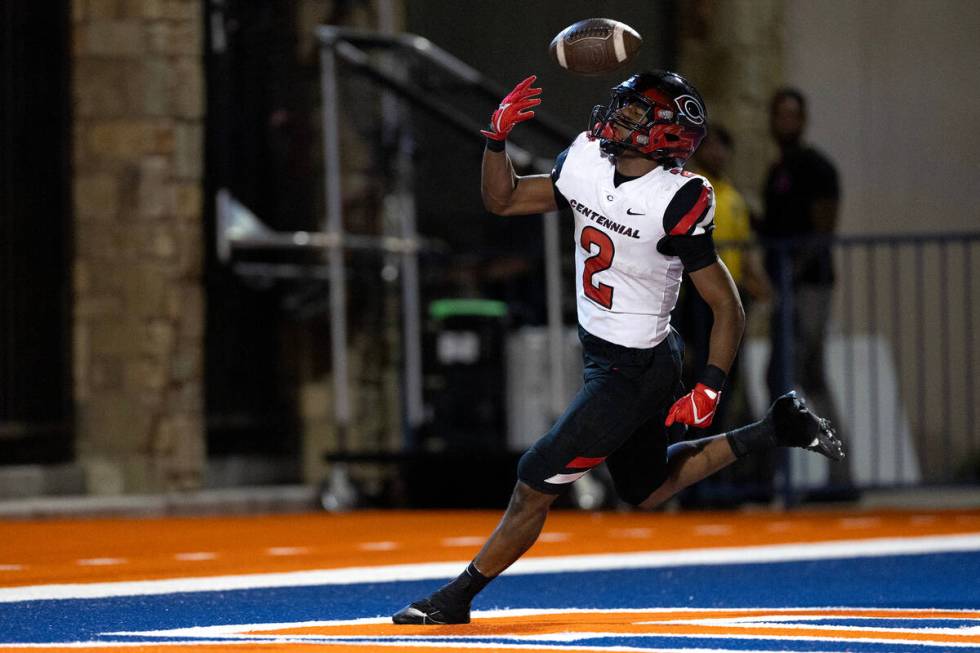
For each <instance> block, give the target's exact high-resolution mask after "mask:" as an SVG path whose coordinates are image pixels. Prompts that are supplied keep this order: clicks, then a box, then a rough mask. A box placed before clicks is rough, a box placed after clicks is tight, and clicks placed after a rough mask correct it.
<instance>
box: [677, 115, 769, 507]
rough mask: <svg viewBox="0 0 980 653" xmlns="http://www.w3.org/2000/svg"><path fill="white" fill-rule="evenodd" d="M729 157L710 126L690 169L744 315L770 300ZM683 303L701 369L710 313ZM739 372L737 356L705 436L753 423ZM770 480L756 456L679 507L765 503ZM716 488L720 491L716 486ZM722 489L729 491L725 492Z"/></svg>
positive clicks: (693, 297) (700, 303)
mask: <svg viewBox="0 0 980 653" xmlns="http://www.w3.org/2000/svg"><path fill="white" fill-rule="evenodd" d="M733 153H734V141H733V140H732V136H731V133H730V132H729V131H728V130H727V129H725V128H724V127H722V126H721V125H716V126H713V127H712V128H711V130H710V131H709V132H708V135H707V136H706V137H705V139H704V140H703V141H702V142H701V147H700V148H698V151H697V152H696V153H695V155H694V159H693V166H692V167H693V169H694V172H697V173H698V174H701V175H704V176H705V177H707V178H708V181H710V182H711V185H712V186H713V187H714V192H715V231H714V238H715V241H716V242H717V244H718V255H719V256H720V257H721V259H722V260H723V261H724V262H725V265H726V266H727V267H728V271H729V272H730V273H731V275H732V279H733V280H734V281H735V284H736V286H737V287H738V291H739V294H740V295H741V297H742V304H743V306H744V307H745V311H746V313H747V314H748V313H749V312H750V310H751V307H752V306H753V304H757V303H758V304H766V303H768V302H769V301H771V299H772V286H771V285H770V283H769V277H768V276H767V275H766V271H765V269H764V268H763V266H762V261H761V258H760V256H759V253H758V250H756V249H755V248H754V247H753V245H754V244H755V238H754V235H753V233H752V225H751V219H750V218H751V216H750V213H749V207H748V204H746V202H745V199H744V198H743V197H742V194H741V193H740V192H739V191H738V189H737V188H735V186H734V184H732V182H731V180H730V179H729V177H728V165H729V163H730V161H731V157H732V154H733ZM684 299H685V301H686V303H687V306H685V307H684V309H683V317H682V319H681V320H680V322H681V324H682V325H683V327H682V328H683V335H684V339H685V341H686V342H687V343H688V344H689V349H690V351H689V356H688V358H690V359H692V360H694V361H695V362H694V365H693V366H694V367H696V368H697V369H700V368H702V367H704V365H705V361H704V360H702V359H704V358H705V357H706V356H707V345H708V334H709V332H710V329H711V311H710V309H709V308H708V305H707V304H706V303H705V302H704V300H703V299H701V297H700V296H699V295H698V294H697V293H694V292H685V293H684ZM742 374H743V369H742V367H741V366H740V365H739V358H738V357H736V358H735V362H734V363H733V364H732V369H731V372H730V373H729V383H728V387H727V389H726V392H725V393H724V394H723V396H722V399H721V403H720V404H719V406H718V411H717V413H716V416H715V421H714V423H713V424H712V426H711V427H710V428H709V430H708V432H711V433H713V432H715V431H718V432H722V431H725V430H728V429H730V428H733V427H734V426H737V425H738V424H744V423H745V422H749V421H753V420H755V419H756V417H755V416H754V415H753V414H752V410H751V407H750V406H749V402H748V395H747V391H746V387H747V385H746V383H745V382H744V381H743V379H742ZM771 478H772V461H771V460H770V457H769V456H764V455H763V456H757V457H756V458H754V459H753V460H751V461H740V462H739V463H738V464H736V465H733V466H732V467H731V468H729V469H727V470H723V471H722V472H721V473H719V474H717V475H716V478H715V479H713V480H710V479H709V480H708V481H707V482H704V483H701V484H700V485H698V486H695V487H692V488H690V490H689V491H688V493H687V495H686V496H684V497H682V499H681V503H682V504H683V505H686V506H701V507H715V508H719V507H729V506H732V505H735V504H737V503H738V502H739V500H740V499H750V500H763V501H764V500H767V499H769V498H771V496H770V495H769V494H768V492H767V491H766V490H765V489H763V491H762V492H761V493H759V492H757V491H756V487H753V486H758V484H759V483H760V481H763V480H765V483H764V484H765V485H767V486H768V485H769V484H770V482H771ZM716 485H717V486H719V487H715V486H716ZM726 485H727V486H729V487H728V488H726V487H725V486H726ZM732 485H738V486H739V488H740V492H738V493H735V492H732V491H731V487H730V486H732Z"/></svg>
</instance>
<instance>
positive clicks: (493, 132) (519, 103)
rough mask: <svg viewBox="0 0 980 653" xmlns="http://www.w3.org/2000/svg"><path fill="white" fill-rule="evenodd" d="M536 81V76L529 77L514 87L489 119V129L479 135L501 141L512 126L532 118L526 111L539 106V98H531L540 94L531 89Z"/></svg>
mask: <svg viewBox="0 0 980 653" xmlns="http://www.w3.org/2000/svg"><path fill="white" fill-rule="evenodd" d="M536 79H537V76H536V75H531V76H530V77H528V78H527V79H525V80H524V81H523V82H521V83H520V84H518V85H517V86H515V87H514V90H513V91H511V92H510V93H508V94H507V97H505V98H504V99H503V101H502V102H501V103H500V106H499V107H497V110H496V111H494V112H493V116H491V117H490V128H489V129H481V130H480V133H481V134H483V135H484V136H486V137H487V138H492V139H493V140H495V141H503V140H505V139H506V138H507V134H509V133H510V130H511V129H513V128H514V125H516V124H517V123H519V122H524V121H525V120H530V119H531V118H533V117H534V112H533V111H528V109H530V108H531V107H536V106H537V105H539V104H541V98H536V97H532V96H534V95H537V94H538V93H540V92H541V89H540V88H531V84H533V83H534V80H536Z"/></svg>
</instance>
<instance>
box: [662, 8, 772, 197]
mask: <svg viewBox="0 0 980 653" xmlns="http://www.w3.org/2000/svg"><path fill="white" fill-rule="evenodd" d="M783 12H784V7H783V0H694V1H692V2H684V3H680V21H681V38H680V53H679V54H680V56H679V64H678V70H680V71H682V73H683V74H684V75H685V76H687V77H689V78H690V79H691V80H693V81H695V83H696V84H697V86H698V89H699V90H700V91H701V93H702V95H704V100H705V102H706V103H707V105H708V119H709V122H710V123H715V124H722V125H725V126H726V127H727V128H728V129H729V131H731V133H732V136H733V137H734V139H735V155H734V157H733V160H732V163H731V165H730V175H731V177H732V180H733V181H734V182H735V185H736V186H738V188H739V190H741V191H742V193H743V194H744V195H745V196H746V199H747V200H748V201H749V203H750V204H752V205H753V208H759V207H760V204H759V195H760V191H761V187H762V184H763V182H764V180H765V173H766V170H767V169H768V165H769V162H770V161H772V160H773V159H774V158H775V156H776V148H775V145H774V144H773V143H772V139H771V138H770V137H769V98H770V96H771V95H772V93H773V91H775V90H776V88H778V87H779V86H780V85H781V84H782V82H783V59H784V55H783V32H784V30H783V22H784V20H783Z"/></svg>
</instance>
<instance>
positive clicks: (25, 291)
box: [0, 0, 71, 464]
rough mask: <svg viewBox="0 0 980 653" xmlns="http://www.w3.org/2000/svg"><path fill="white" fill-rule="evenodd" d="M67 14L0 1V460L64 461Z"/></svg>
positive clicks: (58, 8) (58, 0) (55, 7)
mask: <svg viewBox="0 0 980 653" xmlns="http://www.w3.org/2000/svg"><path fill="white" fill-rule="evenodd" d="M68 15H69V14H68V2H67V1H65V0H52V1H51V2H41V3H37V2H30V1H28V0H5V1H4V2H3V3H0V30H2V32H0V93H2V95H0V464H11V463H25V462H60V461H64V460H66V459H67V458H68V457H69V456H70V455H71V444H70V442H71V441H70V419H69V417H70V414H71V399H70V397H71V388H70V383H71V382H70V377H69V372H70V356H69V351H70V342H71V339H70V328H71V319H70V309H69V301H68V300H69V293H68V289H69V287H70V286H69V283H70V278H69V273H68V259H69V254H68V252H69V251H70V250H69V242H70V241H69V234H70V229H69V224H70V220H69V218H70V213H71V212H70V208H69V207H70V199H69V197H70V196H69V188H70V186H69V181H68V164H69V154H70V152H71V149H70V141H69V128H68V116H69V113H68V88H69V87H68V71H69V63H68Z"/></svg>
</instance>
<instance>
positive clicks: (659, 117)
mask: <svg viewBox="0 0 980 653" xmlns="http://www.w3.org/2000/svg"><path fill="white" fill-rule="evenodd" d="M534 81H535V77H534V76H531V77H528V78H527V79H525V80H524V81H523V82H521V83H520V84H518V85H517V86H516V87H515V88H514V90H513V91H512V92H511V93H510V94H509V95H508V96H507V97H506V98H504V100H503V102H502V103H501V104H500V106H499V107H498V109H497V110H496V111H495V112H494V114H493V116H492V118H491V122H490V126H489V127H488V128H487V129H486V130H484V131H483V134H484V135H485V136H486V137H487V147H486V149H485V150H484V155H483V172H482V186H481V189H482V194H483V202H484V204H485V205H486V207H487V209H488V210H489V211H491V212H493V213H496V214H499V215H524V214H540V213H544V212H547V211H554V210H555V209H557V208H564V207H567V208H569V209H571V210H572V211H573V213H574V216H575V234H574V247H575V275H576V301H577V308H578V321H579V336H580V339H581V341H582V348H583V357H584V362H585V374H584V381H585V384H584V386H583V388H582V389H581V390H580V391H579V393H578V394H577V395H576V397H575V398H574V399H573V400H572V402H571V404H570V405H569V407H568V409H567V410H566V411H565V413H564V414H563V415H562V416H561V417H560V418H559V419H558V421H557V422H556V423H555V425H554V426H553V427H552V428H551V430H550V431H548V433H546V434H545V435H544V436H542V437H541V439H540V440H538V441H537V442H536V443H535V444H534V445H533V446H532V447H531V448H530V449H528V451H527V452H525V453H524V455H523V456H522V457H521V461H520V463H519V466H518V479H519V480H518V482H517V485H516V487H515V488H514V492H513V494H512V496H511V500H510V505H509V506H508V507H507V511H506V512H505V514H504V516H503V518H502V519H501V521H500V523H499V524H498V526H497V528H496V529H495V530H494V532H493V533H492V534H491V535H490V537H489V538H488V540H487V542H486V544H484V546H483V548H482V550H481V551H480V553H479V554H477V556H476V558H474V560H473V562H471V563H470V565H469V566H468V567H467V568H466V570H465V571H464V572H463V573H462V574H460V575H459V577H457V578H456V579H455V580H453V581H451V582H450V583H449V584H447V585H445V586H444V587H442V588H440V589H439V590H437V591H436V592H434V593H433V594H431V595H430V596H428V597H426V598H424V599H421V600H419V601H415V602H413V603H411V604H410V605H408V606H406V607H405V608H403V609H402V610H400V611H398V612H397V613H396V614H395V615H393V617H392V620H393V621H394V622H395V623H397V624H462V623H469V620H470V605H471V603H472V600H473V598H474V597H475V596H476V594H477V593H478V592H479V591H481V590H482V589H483V588H484V587H485V586H486V584H487V583H488V582H490V580H492V579H493V578H495V577H496V576H497V575H499V574H500V573H501V572H502V571H504V570H505V569H506V568H507V567H509V566H510V565H511V564H513V563H514V562H515V561H516V560H517V559H518V558H520V557H521V555H523V554H524V552H525V551H527V550H528V549H529V548H530V547H531V545H532V544H534V542H535V541H536V540H537V537H538V535H539V533H540V532H541V528H542V527H543V525H544V521H545V518H546V517H547V514H548V511H549V509H550V506H551V504H552V503H553V502H554V500H555V499H556V498H557V497H558V496H559V495H560V494H561V493H562V492H564V491H565V490H566V489H567V488H568V487H570V485H571V484H572V483H573V482H575V481H576V480H577V479H579V478H581V477H582V476H583V475H585V474H586V473H588V471H589V470H590V469H592V468H593V467H595V466H596V465H599V464H600V463H602V462H605V463H606V465H607V467H608V469H609V472H610V474H611V476H612V478H613V481H614V484H615V487H616V491H617V493H618V494H619V496H620V498H621V499H623V500H624V501H626V502H628V503H630V504H633V505H635V506H638V507H640V508H647V509H649V508H653V507H655V506H657V505H660V504H661V503H663V502H664V501H666V500H667V499H669V498H670V497H671V496H673V495H674V494H676V493H677V492H678V491H680V490H682V489H683V488H685V487H687V486H689V485H691V484H692V483H695V482H697V481H699V480H701V479H703V478H705V477H707V476H709V475H711V474H713V473H714V472H716V471H718V470H719V469H722V468H723V467H725V466H727V465H729V464H730V463H732V462H733V461H734V460H735V459H736V458H738V457H741V456H744V455H747V454H749V453H752V452H756V451H765V450H768V449H770V448H772V447H776V446H795V447H803V448H807V449H810V450H813V451H816V452H818V453H820V454H822V455H824V456H827V457H829V458H833V459H839V458H842V457H843V456H844V452H843V447H842V445H841V443H840V441H839V440H838V439H837V438H836V436H835V434H834V431H833V429H832V427H831V426H830V423H829V422H828V421H827V420H823V419H820V418H819V417H817V416H816V415H814V414H813V413H811V412H809V411H808V410H807V408H806V406H805V405H804V404H803V402H802V400H800V399H798V398H797V397H796V396H795V395H794V394H792V393H790V394H787V395H784V396H782V397H780V398H779V399H777V400H776V401H775V402H774V404H773V406H772V407H771V408H770V410H769V413H768V414H767V416H766V418H765V419H763V420H762V421H760V422H756V423H754V424H750V425H748V426H745V427H742V428H740V429H736V430H734V431H731V432H729V433H724V434H721V435H717V436H713V437H707V438H702V439H699V440H693V441H686V442H680V443H678V444H675V445H673V446H668V436H667V427H668V426H670V425H672V424H674V423H679V424H683V425H688V426H692V427H699V428H704V427H707V426H709V425H710V424H711V421H712V418H713V416H714V412H715V408H716V406H717V404H718V400H719V397H720V396H721V392H722V390H723V388H724V384H725V377H726V374H727V372H728V370H729V368H730V367H731V364H732V361H733V359H734V358H735V354H736V352H737V350H738V346H739V341H740V340H741V337H742V329H743V324H744V313H743V310H742V304H741V301H740V300H739V296H738V291H737V290H736V289H735V284H734V283H733V282H732V278H731V276H730V275H729V273H728V270H727V269H726V268H725V265H724V263H722V262H721V260H720V259H719V258H718V256H717V254H716V252H715V247H714V243H713V242H712V239H711V231H712V229H713V224H712V221H713V219H714V197H713V193H712V188H711V185H710V184H709V183H708V181H707V180H706V179H705V178H704V177H701V176H698V175H694V174H692V173H690V172H688V171H686V170H684V168H683V165H684V163H685V162H686V161H687V160H688V158H689V157H690V156H691V155H692V154H693V153H694V151H695V150H696V149H697V147H698V145H699V143H700V142H701V140H702V139H703V138H704V135H705V134H706V133H707V113H706V111H705V108H704V101H703V100H702V99H701V95H700V94H699V93H698V91H697V89H695V88H694V86H693V85H692V84H691V83H690V82H688V81H687V80H686V79H684V78H683V77H681V76H680V75H678V74H676V73H672V72H667V71H653V72H648V73H640V74H637V75H633V76H632V77H630V78H629V79H627V80H626V81H624V82H623V83H621V84H619V85H618V86H616V87H615V88H614V89H613V90H612V97H611V99H610V103H609V104H608V105H607V106H597V107H596V108H595V109H594V110H593V112H592V117H591V120H590V123H589V124H590V125H591V126H592V127H591V129H590V130H589V131H587V132H583V133H582V134H580V135H579V136H578V137H577V138H576V139H575V141H574V142H573V143H572V144H571V146H570V147H569V148H568V149H567V150H565V151H564V152H562V153H561V154H559V155H558V157H557V158H556V160H555V167H554V170H553V171H552V173H551V175H546V174H545V175H530V176H523V177H519V176H517V175H516V174H515V173H514V168H513V165H512V164H511V161H510V159H509V158H508V157H507V154H506V147H505V141H506V139H507V136H508V134H509V133H510V131H511V129H512V128H513V127H514V125H516V124H517V123H519V122H523V121H525V120H528V119H530V118H532V117H533V116H534V111H533V110H532V107H534V106H536V105H537V104H539V103H540V102H541V100H540V99H539V98H538V97H536V96H537V95H538V94H540V92H541V90H540V89H538V88H534V87H533V84H534ZM683 273H687V274H688V276H689V277H690V279H691V281H692V282H693V284H694V287H695V288H696V289H697V291H698V294H700V295H701V297H702V298H704V300H705V302H707V304H708V305H709V306H710V307H711V311H712V313H713V315H714V324H713V326H712V329H711V336H710V351H709V356H708V363H707V366H706V368H705V370H704V372H703V374H702V377H701V381H700V383H698V384H697V385H695V387H694V389H693V390H691V391H690V392H688V393H687V394H683V389H681V387H680V372H681V355H682V344H681V342H680V339H679V337H678V336H677V334H676V332H675V331H674V330H673V329H672V328H671V326H670V312H671V310H672V309H673V308H674V304H675V303H676V301H677V295H678V290H679V287H680V282H681V276H682V274H683ZM682 394H683V396H680V395H682ZM678 397H680V398H678Z"/></svg>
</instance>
